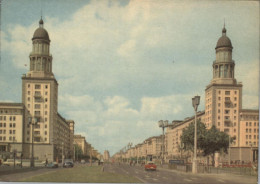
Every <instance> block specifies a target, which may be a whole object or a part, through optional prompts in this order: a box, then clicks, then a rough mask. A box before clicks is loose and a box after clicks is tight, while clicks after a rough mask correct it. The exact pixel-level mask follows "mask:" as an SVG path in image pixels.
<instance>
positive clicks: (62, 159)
mask: <svg viewBox="0 0 260 184" xmlns="http://www.w3.org/2000/svg"><path fill="white" fill-rule="evenodd" d="M61 146H62V147H61V163H62V165H63V163H64V154H63V151H64V148H63V147H64V143H63V142H62V143H61Z"/></svg>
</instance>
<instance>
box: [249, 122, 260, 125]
mask: <svg viewBox="0 0 260 184" xmlns="http://www.w3.org/2000/svg"><path fill="white" fill-rule="evenodd" d="M246 126H252V122H246ZM254 126H258V123H256V122H254Z"/></svg>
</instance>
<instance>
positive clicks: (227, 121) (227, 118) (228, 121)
mask: <svg viewBox="0 0 260 184" xmlns="http://www.w3.org/2000/svg"><path fill="white" fill-rule="evenodd" d="M224 122H225V124H226V123H228V124H231V119H230V117H229V116H225V120H224Z"/></svg>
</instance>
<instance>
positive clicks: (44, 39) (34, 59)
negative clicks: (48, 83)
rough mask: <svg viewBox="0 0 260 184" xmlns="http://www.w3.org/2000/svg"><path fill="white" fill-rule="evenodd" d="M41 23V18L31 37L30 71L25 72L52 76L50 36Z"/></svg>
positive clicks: (40, 75) (31, 74) (35, 75)
mask: <svg viewBox="0 0 260 184" xmlns="http://www.w3.org/2000/svg"><path fill="white" fill-rule="evenodd" d="M43 24H44V22H43V20H42V18H41V20H40V21H39V28H37V29H36V30H35V32H34V34H33V38H32V52H31V53H30V56H29V57H30V71H29V73H28V74H27V75H28V76H31V77H53V73H52V56H51V54H50V38H49V34H48V32H47V31H46V30H45V29H44V27H43Z"/></svg>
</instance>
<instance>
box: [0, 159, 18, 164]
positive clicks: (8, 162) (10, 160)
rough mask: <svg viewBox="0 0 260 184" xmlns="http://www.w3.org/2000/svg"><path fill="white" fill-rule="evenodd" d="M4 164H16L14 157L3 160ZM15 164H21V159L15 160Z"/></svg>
mask: <svg viewBox="0 0 260 184" xmlns="http://www.w3.org/2000/svg"><path fill="white" fill-rule="evenodd" d="M3 165H7V166H14V159H7V160H6V161H5V162H3ZM15 165H21V162H20V161H19V160H15Z"/></svg>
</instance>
